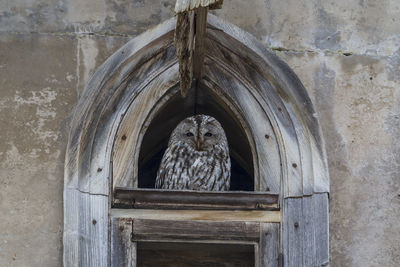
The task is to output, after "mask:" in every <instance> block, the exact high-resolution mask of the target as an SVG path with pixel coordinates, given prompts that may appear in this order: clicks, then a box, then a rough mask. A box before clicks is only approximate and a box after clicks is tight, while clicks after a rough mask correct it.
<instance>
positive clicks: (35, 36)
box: [0, 0, 400, 267]
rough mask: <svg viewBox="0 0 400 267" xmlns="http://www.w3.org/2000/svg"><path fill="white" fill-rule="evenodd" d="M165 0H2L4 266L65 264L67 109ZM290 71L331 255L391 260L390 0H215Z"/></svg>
mask: <svg viewBox="0 0 400 267" xmlns="http://www.w3.org/2000/svg"><path fill="white" fill-rule="evenodd" d="M174 3H175V1H174V0H165V1H161V0H130V1H128V0H86V1H81V0H20V1H8V0H6V1H1V2H0V214H1V219H0V266H21V267H22V266H61V265H62V230H63V211H62V209H63V206H62V205H63V204H62V199H63V196H62V190H63V165H64V154H65V147H66V140H67V136H68V132H69V123H70V119H71V116H72V112H73V110H74V106H75V105H76V103H77V100H78V98H79V95H80V94H81V92H82V91H83V88H84V86H85V84H86V83H87V81H88V79H89V78H90V75H91V74H92V73H93V71H94V70H95V69H96V67H98V66H99V65H100V64H101V63H102V62H103V61H104V60H105V59H106V58H107V57H108V56H110V55H111V54H112V53H113V52H114V51H115V50H116V49H118V48H119V47H120V46H122V45H123V44H124V43H126V42H127V41H128V40H129V39H131V38H132V37H134V36H136V35H138V34H139V33H141V32H143V31H145V30H146V29H148V28H150V27H152V26H154V25H156V24H158V23H160V22H162V21H163V20H165V19H167V18H169V17H171V16H173V12H172V10H173V6H174ZM213 13H215V14H216V15H218V16H219V17H221V18H223V19H225V20H227V21H229V22H231V23H234V24H236V25H238V26H240V27H241V28H243V29H245V30H247V31H249V32H251V33H252V34H254V35H255V36H256V37H257V38H259V39H260V40H261V42H263V43H264V44H265V45H266V46H268V47H271V48H272V49H273V50H275V51H276V53H277V54H278V55H279V56H280V57H281V58H282V59H283V60H285V61H286V62H287V63H288V64H289V65H290V66H291V67H292V68H293V69H294V71H295V72H296V73H297V74H298V76H299V77H300V79H301V80H302V82H303V83H304V85H305V86H306V88H307V90H308V91H309V94H310V95H311V97H312V99H313V101H314V104H315V107H316V109H317V113H318V116H319V119H320V122H321V125H322V130H323V133H324V137H325V142H326V148H327V153H328V158H329V169H330V176H331V195H330V197H331V206H330V214H331V224H330V225H331V230H330V231H331V263H332V266H396V265H398V264H399V262H400V245H399V244H400V234H399V233H400V223H399V221H400V142H398V140H399V139H400V2H399V1H397V0H381V1H372V0H371V1H368V0H359V1H347V0H336V1H322V0H300V1H299V0H296V1H295V0H285V1H278V0H252V1H240V0H230V1H229V0H225V4H224V8H223V9H222V10H219V11H215V12H213Z"/></svg>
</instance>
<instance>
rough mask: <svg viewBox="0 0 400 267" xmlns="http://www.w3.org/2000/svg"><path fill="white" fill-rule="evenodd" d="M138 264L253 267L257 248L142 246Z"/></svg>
mask: <svg viewBox="0 0 400 267" xmlns="http://www.w3.org/2000/svg"><path fill="white" fill-rule="evenodd" d="M137 264H138V266H140V267H155V266H164V267H183V266H185V267H188V266H190V267H200V266H201V267H207V266H210V267H211V266H212V267H226V266H231V267H247V266H248V267H253V266H254V246H253V245H242V244H241V245H236V244H212V243H208V244H204V243H177V242H174V243H172V242H171V243H169V242H138V245H137Z"/></svg>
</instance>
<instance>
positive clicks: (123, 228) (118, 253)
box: [111, 218, 137, 267]
mask: <svg viewBox="0 0 400 267" xmlns="http://www.w3.org/2000/svg"><path fill="white" fill-rule="evenodd" d="M132 223H133V221H132V220H131V219H120V218H113V219H112V220H111V267H136V258H137V255H136V250H137V243H136V242H132V236H131V233H132Z"/></svg>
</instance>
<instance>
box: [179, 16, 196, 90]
mask: <svg viewBox="0 0 400 267" xmlns="http://www.w3.org/2000/svg"><path fill="white" fill-rule="evenodd" d="M174 42H175V47H176V55H177V57H178V60H179V78H180V79H179V81H180V83H179V84H180V85H179V87H180V90H181V95H182V96H183V97H185V96H186V93H187V91H188V90H189V89H190V87H191V86H192V79H193V53H194V43H195V11H185V12H181V13H179V14H178V15H177V21H176V28H175V35H174Z"/></svg>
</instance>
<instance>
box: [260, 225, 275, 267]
mask: <svg viewBox="0 0 400 267" xmlns="http://www.w3.org/2000/svg"><path fill="white" fill-rule="evenodd" d="M279 226H280V225H279V223H261V225H260V244H259V249H260V252H259V261H260V267H278V266H279V265H278V264H279V261H278V260H279V247H280V246H279V243H280V242H279V240H280V227H279Z"/></svg>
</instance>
